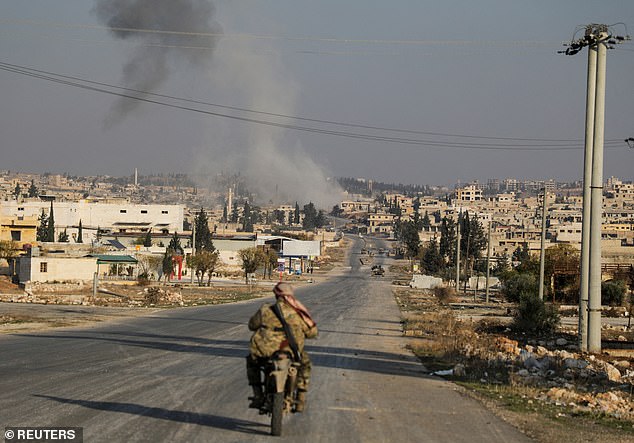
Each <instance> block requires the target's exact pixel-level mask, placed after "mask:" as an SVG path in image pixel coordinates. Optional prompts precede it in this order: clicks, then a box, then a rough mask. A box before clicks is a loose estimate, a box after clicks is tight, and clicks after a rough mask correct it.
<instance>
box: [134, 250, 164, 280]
mask: <svg viewBox="0 0 634 443" xmlns="http://www.w3.org/2000/svg"><path fill="white" fill-rule="evenodd" d="M137 264H138V267H139V274H138V279H139V281H147V280H150V278H151V277H152V275H154V272H156V271H158V268H159V266H161V264H162V259H161V257H160V256H157V255H140V256H139V257H138V259H137Z"/></svg>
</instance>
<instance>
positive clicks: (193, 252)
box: [189, 211, 196, 285]
mask: <svg viewBox="0 0 634 443" xmlns="http://www.w3.org/2000/svg"><path fill="white" fill-rule="evenodd" d="M195 255H196V212H195V211H194V223H193V224H192V255H191V258H194V256H195ZM189 272H190V273H191V275H190V276H189V277H190V280H191V283H192V285H193V284H194V268H193V267H191V266H190V268H189Z"/></svg>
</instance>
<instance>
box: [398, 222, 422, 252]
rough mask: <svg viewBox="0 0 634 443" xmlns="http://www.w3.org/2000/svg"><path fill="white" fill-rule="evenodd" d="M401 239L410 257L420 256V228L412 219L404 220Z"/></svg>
mask: <svg viewBox="0 0 634 443" xmlns="http://www.w3.org/2000/svg"><path fill="white" fill-rule="evenodd" d="M400 235H401V239H400V240H401V241H402V242H403V244H404V245H405V249H406V251H407V252H406V253H407V256H408V257H409V258H414V257H416V256H418V253H419V251H420V237H419V236H418V229H416V225H415V224H414V222H412V221H406V222H403V223H402V225H401V233H400Z"/></svg>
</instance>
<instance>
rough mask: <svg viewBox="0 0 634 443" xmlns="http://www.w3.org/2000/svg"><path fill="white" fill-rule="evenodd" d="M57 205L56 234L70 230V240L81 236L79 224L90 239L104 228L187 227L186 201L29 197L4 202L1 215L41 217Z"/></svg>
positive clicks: (132, 230)
mask: <svg viewBox="0 0 634 443" xmlns="http://www.w3.org/2000/svg"><path fill="white" fill-rule="evenodd" d="M51 208H53V219H54V221H55V235H56V236H57V235H58V234H59V233H60V232H63V231H64V230H66V232H67V234H68V235H69V240H71V241H74V240H77V236H78V231H79V224H80V222H81V225H82V240H83V241H84V242H87V241H88V242H89V241H90V240H92V239H94V238H95V237H97V230H99V231H100V232H102V233H103V232H109V233H121V234H126V233H127V234H130V233H138V234H144V233H146V232H147V231H149V230H151V231H152V232H155V233H170V232H174V231H179V232H180V231H182V230H183V220H184V216H183V206H182V205H139V204H132V203H129V202H126V201H123V200H122V201H118V202H112V203H93V202H87V201H79V202H74V201H43V200H41V199H30V200H26V201H15V200H13V201H4V202H0V216H2V217H9V218H12V217H17V218H18V219H19V218H20V217H22V218H23V219H25V220H26V219H30V220H32V219H34V218H35V219H38V218H39V217H40V216H41V214H42V213H44V214H45V216H47V217H48V216H49V214H50V211H51Z"/></svg>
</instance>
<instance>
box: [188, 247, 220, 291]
mask: <svg viewBox="0 0 634 443" xmlns="http://www.w3.org/2000/svg"><path fill="white" fill-rule="evenodd" d="M187 260H188V263H187V264H188V265H189V267H191V268H192V269H193V270H194V273H195V274H196V279H197V280H198V286H202V285H203V279H204V277H205V274H207V286H211V275H212V274H213V273H214V271H215V270H216V268H217V267H218V265H219V264H220V254H219V253H218V251H205V250H203V251H201V252H200V253H198V254H197V255H195V256H191V255H190V256H189V257H188V259H187Z"/></svg>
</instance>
